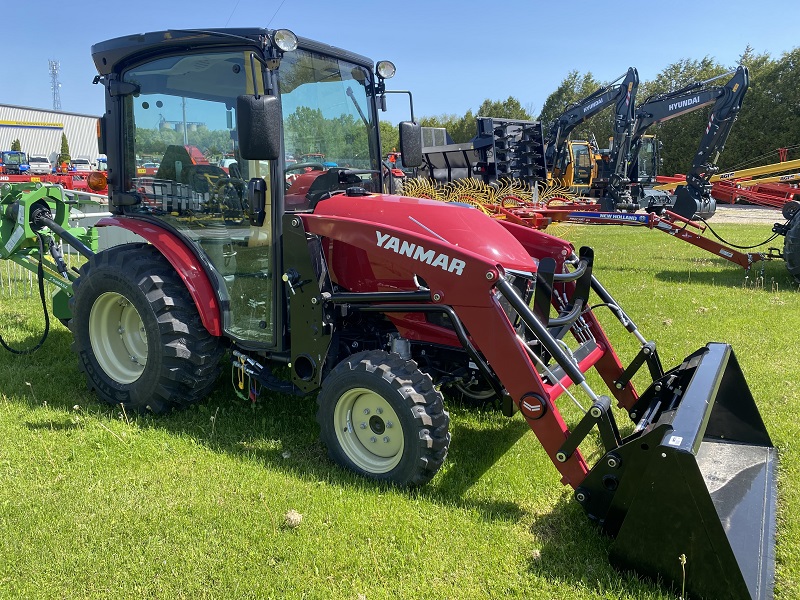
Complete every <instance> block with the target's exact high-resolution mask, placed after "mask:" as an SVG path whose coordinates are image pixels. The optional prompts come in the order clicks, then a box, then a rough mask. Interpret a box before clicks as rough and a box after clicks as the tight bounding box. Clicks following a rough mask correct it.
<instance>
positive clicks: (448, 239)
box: [314, 194, 536, 273]
mask: <svg viewBox="0 0 800 600" xmlns="http://www.w3.org/2000/svg"><path fill="white" fill-rule="evenodd" d="M314 214H316V215H325V216H340V217H346V218H350V219H358V220H361V221H368V222H370V223H374V224H375V225H377V226H379V225H381V224H385V225H390V226H393V227H397V228H402V229H406V230H407V231H408V232H409V233H410V234H412V235H422V236H425V237H433V238H437V239H439V240H441V241H444V242H445V243H447V244H451V245H453V246H457V247H458V248H461V249H463V250H468V251H470V252H474V253H475V254H479V255H481V256H484V257H485V258H487V259H488V260H490V261H492V262H494V263H496V264H499V265H502V266H503V268H505V269H507V270H509V269H510V270H515V271H523V272H529V273H533V272H535V271H536V262H535V261H534V259H533V258H532V257H531V256H530V255H529V254H528V253H527V252H526V251H525V248H523V246H522V244H520V243H519V241H518V240H517V239H516V238H515V237H514V236H513V235H511V233H509V232H508V231H507V230H506V229H505V228H504V227H502V226H501V225H500V224H499V223H498V222H496V221H495V220H494V219H493V218H492V217H490V216H488V215H486V214H485V213H483V212H482V211H481V210H479V209H477V208H474V207H471V206H466V205H463V204H455V203H447V202H440V201H438V200H426V199H421V198H406V197H403V196H389V195H382V194H376V195H373V196H346V195H344V194H337V195H336V196H332V197H331V198H328V199H326V200H323V201H321V202H320V203H319V204H317V207H316V209H315V210H314Z"/></svg>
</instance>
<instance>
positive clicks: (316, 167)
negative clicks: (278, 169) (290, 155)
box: [283, 162, 327, 190]
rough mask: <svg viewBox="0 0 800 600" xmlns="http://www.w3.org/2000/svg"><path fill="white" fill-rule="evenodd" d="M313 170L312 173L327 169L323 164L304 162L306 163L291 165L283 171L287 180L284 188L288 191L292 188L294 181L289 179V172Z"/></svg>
mask: <svg viewBox="0 0 800 600" xmlns="http://www.w3.org/2000/svg"><path fill="white" fill-rule="evenodd" d="M306 168H308V169H311V170H312V171H325V170H326V168H327V167H325V165H323V164H322V163H318V162H304V163H295V164H293V165H289V166H288V167H286V168H285V169H284V170H283V176H284V179H285V183H284V186H285V187H286V189H287V190H288V189H289V188H290V187H291V186H292V181H291V180H290V179H289V172H290V171H299V170H300V169H306Z"/></svg>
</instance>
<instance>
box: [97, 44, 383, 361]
mask: <svg viewBox="0 0 800 600" xmlns="http://www.w3.org/2000/svg"><path fill="white" fill-rule="evenodd" d="M231 31H235V33H231ZM93 56H94V60H95V63H96V65H97V68H98V71H99V72H100V73H101V77H102V79H103V80H104V83H105V85H106V89H107V104H108V106H109V107H110V110H109V111H108V112H107V116H106V117H104V123H103V130H104V131H105V132H106V139H108V140H112V139H113V140H115V141H116V140H117V139H119V143H106V144H104V145H105V146H107V147H106V148H105V152H106V153H107V154H108V157H109V165H115V166H116V169H114V168H113V167H112V171H111V172H110V173H109V182H110V186H109V192H110V197H111V206H112V211H113V212H116V213H118V214H123V215H125V216H127V217H134V218H136V219H138V220H140V221H141V222H142V223H143V224H144V223H147V222H157V223H158V224H159V225H160V226H161V227H165V228H166V229H167V230H168V231H171V232H173V233H174V235H175V238H176V240H180V243H183V244H188V246H189V248H190V249H191V251H192V253H193V254H194V255H195V256H196V257H197V259H198V263H199V264H201V265H202V267H203V269H204V270H205V271H206V272H207V274H208V276H209V278H210V279H211V281H212V282H214V284H215V286H216V289H217V290H218V294H219V296H220V301H219V303H220V313H221V316H220V318H221V327H222V329H223V331H224V333H225V334H226V335H227V336H229V337H231V338H233V339H234V340H237V341H239V342H241V343H244V344H250V345H255V346H256V347H274V348H275V349H278V350H279V349H280V348H281V347H282V346H283V344H284V340H283V338H282V332H283V331H284V330H285V327H284V325H283V319H284V315H283V309H282V308H281V307H280V306H279V305H280V304H281V302H279V301H278V299H279V298H280V297H281V296H282V289H283V288H282V284H281V282H280V268H281V267H280V256H279V254H280V250H279V243H280V234H281V219H282V216H283V214H284V213H285V212H292V211H309V210H312V209H313V208H314V207H315V206H316V204H317V203H318V202H320V201H322V200H323V199H324V198H326V197H329V196H331V195H336V194H339V193H354V192H352V191H350V192H348V190H358V191H357V192H355V193H359V194H369V193H372V192H378V191H380V190H381V187H382V181H381V160H380V159H381V155H380V140H379V137H378V117H377V108H378V105H377V104H376V97H377V96H378V95H379V94H380V93H381V92H382V91H383V78H382V77H381V76H376V74H375V72H374V65H373V63H372V62H371V61H370V60H369V59H367V58H365V57H363V56H359V55H356V54H353V53H350V52H346V51H343V50H339V49H336V48H332V47H329V46H324V45H321V44H318V43H316V42H311V41H308V40H302V39H300V40H298V39H297V38H296V37H295V36H294V34H293V33H291V32H289V31H288V30H278V31H266V30H263V29H241V30H226V32H218V31H214V30H209V31H203V32H185V31H180V32H168V33H165V32H161V33H152V34H146V35H144V36H140V37H136V38H119V39H115V40H110V41H107V42H104V43H101V44H98V45H96V46H94V47H93ZM387 64H388V63H387ZM278 67H280V68H278ZM386 72H387V73H388V72H391V73H393V69H390V70H387V71H386ZM99 79H100V78H98V80H99ZM243 99H244V100H243ZM267 105H269V106H268V107H267V109H266V110H265V109H264V107H265V106H267ZM264 131H266V135H262V133H263V132H264ZM118 134H119V135H118ZM256 138H257V139H256ZM254 144H255V145H257V144H261V147H259V148H256V149H253V148H252V146H254ZM243 145H248V146H250V148H243ZM220 148H225V149H226V153H228V154H229V155H230V156H232V157H234V160H231V161H229V164H228V167H227V169H223V168H221V167H220V166H218V165H216V164H211V163H210V161H209V160H207V158H206V157H207V156H210V155H211V154H213V153H214V152H218V150H217V149H220ZM242 150H245V151H242ZM139 156H157V157H159V159H158V161H157V162H158V164H159V167H158V169H157V170H156V171H155V172H152V173H151V172H145V171H144V170H142V169H137V167H136V165H137V161H136V159H137V157H139ZM289 156H292V157H297V158H298V159H299V160H295V159H294V158H292V159H291V160H290V159H288V158H287V157H289ZM253 198H256V200H255V201H254V200H253ZM253 202H256V203H257V204H258V206H257V207H254V206H252V203H253ZM143 228H144V226H143ZM276 273H277V274H278V275H277V277H278V280H277V282H276Z"/></svg>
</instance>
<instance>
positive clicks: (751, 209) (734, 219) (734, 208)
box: [709, 203, 786, 226]
mask: <svg viewBox="0 0 800 600" xmlns="http://www.w3.org/2000/svg"><path fill="white" fill-rule="evenodd" d="M785 220H786V219H784V218H783V215H782V214H781V211H780V209H777V208H771V207H768V206H753V205H749V204H719V203H717V212H716V213H714V216H713V217H711V219H709V222H710V223H711V225H712V226H713V225H714V223H754V224H755V223H768V224H770V225H771V224H773V223H783V222H784V221H785Z"/></svg>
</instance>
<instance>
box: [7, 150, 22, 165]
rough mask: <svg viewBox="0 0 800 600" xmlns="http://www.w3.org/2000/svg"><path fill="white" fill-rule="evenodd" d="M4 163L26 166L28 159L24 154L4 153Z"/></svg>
mask: <svg viewBox="0 0 800 600" xmlns="http://www.w3.org/2000/svg"><path fill="white" fill-rule="evenodd" d="M3 162H4V163H5V164H7V165H24V164H25V163H27V162H28V158H27V157H26V156H25V153H24V152H4V153H3Z"/></svg>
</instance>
